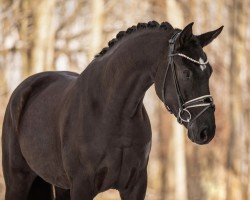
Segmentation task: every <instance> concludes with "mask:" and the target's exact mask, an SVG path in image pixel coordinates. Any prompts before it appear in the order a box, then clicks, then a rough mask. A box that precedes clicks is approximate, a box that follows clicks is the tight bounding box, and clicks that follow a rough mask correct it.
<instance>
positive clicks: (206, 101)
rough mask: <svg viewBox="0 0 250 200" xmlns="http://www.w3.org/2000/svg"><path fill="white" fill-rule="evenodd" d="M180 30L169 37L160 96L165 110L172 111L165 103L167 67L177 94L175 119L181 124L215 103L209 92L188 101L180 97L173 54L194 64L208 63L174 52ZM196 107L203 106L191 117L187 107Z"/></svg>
mask: <svg viewBox="0 0 250 200" xmlns="http://www.w3.org/2000/svg"><path fill="white" fill-rule="evenodd" d="M180 33H181V32H177V33H175V34H174V35H173V36H172V37H171V39H170V40H169V55H168V59H169V62H168V65H167V69H166V72H165V75H164V79H163V87H162V88H163V89H162V98H163V103H164V104H165V106H166V108H167V110H168V111H169V112H170V113H172V111H171V109H170V108H169V106H168V105H167V103H166V99H165V83H166V78H167V74H168V71H169V67H170V68H171V70H172V75H173V80H174V85H175V91H176V95H177V99H178V106H179V111H178V114H177V121H178V122H179V123H180V124H183V122H186V123H188V124H189V125H190V124H191V123H192V122H193V121H194V120H196V119H197V118H198V117H200V116H201V115H202V114H203V113H204V112H205V111H206V110H207V109H209V108H212V109H215V105H214V103H213V98H212V96H211V95H210V94H208V95H203V96H200V97H197V98H194V99H191V100H189V101H186V102H185V101H184V99H183V98H182V95H181V90H180V85H179V82H178V79H177V75H176V69H175V64H174V56H181V57H183V58H185V59H188V60H190V61H191V62H194V63H196V64H200V65H206V64H207V63H208V61H206V62H200V61H197V60H195V59H193V58H190V57H188V56H187V55H185V54H182V53H175V52H174V47H175V42H176V39H177V38H178V36H179V35H180ZM197 107H204V108H203V109H202V110H201V111H200V112H199V113H198V114H197V115H196V116H195V117H194V118H192V115H191V113H190V111H189V109H191V108H197ZM185 113H186V115H187V116H186V118H185V117H184V114H185Z"/></svg>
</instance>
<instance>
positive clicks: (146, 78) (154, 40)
mask: <svg viewBox="0 0 250 200" xmlns="http://www.w3.org/2000/svg"><path fill="white" fill-rule="evenodd" d="M150 31H151V33H149V32H150ZM134 34H135V35H133V34H131V35H129V36H127V37H128V38H124V41H121V43H120V44H117V47H115V48H114V50H113V52H112V49H111V50H110V52H107V55H104V56H103V57H101V58H97V59H96V60H95V61H94V62H93V63H92V65H94V66H93V67H94V68H96V70H92V71H93V72H92V73H95V75H94V74H93V75H94V76H99V77H98V78H95V83H93V84H94V85H93V89H94V87H99V88H100V89H98V90H97V91H98V92H99V94H96V95H99V97H100V99H99V100H100V103H104V104H105V105H104V107H105V109H106V110H108V112H113V113H117V114H119V115H120V114H124V115H126V116H128V117H132V116H134V115H135V114H136V113H137V111H139V109H140V108H141V107H142V100H143V97H144V95H145V92H146V91H147V90H148V88H149V87H150V86H151V85H152V84H153V83H154V78H155V75H156V71H157V67H158V65H159V64H160V63H161V62H162V60H163V59H164V54H166V49H167V47H166V45H165V44H166V43H167V36H166V35H167V33H166V32H164V31H159V30H158V31H157V32H153V31H152V30H148V32H146V31H145V32H142V33H141V34H136V33H134ZM129 37H130V38H129ZM124 48H126V49H124Z"/></svg>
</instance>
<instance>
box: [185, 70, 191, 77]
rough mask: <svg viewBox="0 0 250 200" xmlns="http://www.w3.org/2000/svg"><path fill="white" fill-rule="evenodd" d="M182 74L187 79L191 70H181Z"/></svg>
mask: <svg viewBox="0 0 250 200" xmlns="http://www.w3.org/2000/svg"><path fill="white" fill-rule="evenodd" d="M183 75H184V77H185V78H188V79H189V78H190V77H191V72H190V71H189V70H187V69H186V70H184V71H183Z"/></svg>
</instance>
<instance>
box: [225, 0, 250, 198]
mask: <svg viewBox="0 0 250 200" xmlns="http://www.w3.org/2000/svg"><path fill="white" fill-rule="evenodd" d="M232 3H233V4H232V5H231V15H232V19H231V23H232V27H231V33H232V37H231V38H232V40H231V41H232V44H231V45H232V46H231V66H230V84H231V85H230V89H231V91H230V93H231V102H230V117H231V118H230V121H231V123H230V124H231V129H230V131H231V132H230V139H229V145H228V156H227V167H228V181H227V199H228V200H233V199H239V200H245V199H250V197H249V196H248V187H249V183H248V177H249V163H248V154H249V152H248V150H249V149H248V148H249V144H248V142H247V139H248V138H249V136H248V135H249V134H248V132H249V128H250V127H249V125H248V124H249V121H247V120H249V106H248V104H249V102H248V101H246V100H247V98H246V96H248V100H249V94H248V92H249V91H247V87H248V86H247V84H248V82H247V75H248V74H247V73H246V72H248V73H249V70H247V68H248V67H249V66H247V62H246V51H245V46H244V44H245V39H246V25H247V23H246V22H247V21H246V20H247V11H246V1H245V0H233V1H232ZM236 8H237V9H236Z"/></svg>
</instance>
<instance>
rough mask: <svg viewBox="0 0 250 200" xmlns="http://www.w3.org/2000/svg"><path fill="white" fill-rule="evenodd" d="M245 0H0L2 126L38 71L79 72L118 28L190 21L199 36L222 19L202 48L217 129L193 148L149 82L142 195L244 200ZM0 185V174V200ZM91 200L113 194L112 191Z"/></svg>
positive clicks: (247, 120)
mask: <svg viewBox="0 0 250 200" xmlns="http://www.w3.org/2000/svg"><path fill="white" fill-rule="evenodd" d="M249 10H250V0H143V1H139V0H138V1H136V0H0V30H1V31H0V128H1V126H2V120H3V116H4V110H5V108H6V104H7V101H8V99H9V97H10V94H11V92H12V91H13V89H14V88H15V87H16V86H17V85H18V84H19V83H20V82H21V81H22V80H23V79H24V78H25V77H27V76H29V75H31V74H34V73H37V72H41V71H45V70H71V71H75V72H79V73H80V72H82V71H83V70H84V69H85V67H86V66H87V65H88V63H89V62H90V61H91V60H92V59H93V56H94V55H95V54H96V53H98V52H99V51H100V50H101V49H102V47H104V46H106V45H107V42H108V41H109V40H110V39H112V38H113V37H114V36H115V35H116V33H118V31H120V30H126V29H127V28H128V27H130V26H132V25H135V24H137V23H138V22H148V21H151V20H157V21H159V22H162V21H168V22H170V23H171V24H172V25H173V26H174V27H178V28H183V27H184V26H185V25H187V24H188V23H189V22H192V21H194V22H195V24H194V33H196V34H200V33H203V32H206V31H211V30H214V29H216V28H218V27H219V26H221V25H224V26H225V28H224V30H223V32H222V34H221V35H220V36H219V38H217V39H216V41H215V42H213V43H212V44H211V45H210V46H208V47H206V49H205V51H206V53H207V55H208V59H209V61H210V63H211V65H212V66H213V68H214V73H213V75H212V78H211V81H210V88H211V93H212V95H213V96H214V98H215V103H216V107H217V109H216V123H217V131H216V136H215V138H214V140H213V141H212V142H211V143H210V144H208V145H205V146H198V145H195V144H193V143H192V142H191V141H189V139H188V138H187V135H186V130H184V129H183V128H182V126H180V125H179V124H177V123H176V119H175V118H173V117H172V116H170V115H169V114H168V112H167V111H166V110H165V108H164V107H163V105H162V103H161V102H160V101H159V100H158V98H157V97H156V94H155V91H154V88H151V89H150V90H149V91H148V92H147V95H146V98H145V100H144V102H145V105H146V108H147V110H148V112H149V117H150V119H151V123H152V129H153V145H152V152H151V155H150V161H149V166H148V174H149V183H148V190H147V197H146V199H148V200H188V199H189V200H224V199H225V200H226V199H227V200H250V131H249V130H250V93H249V92H250V66H248V65H249V63H250V12H249ZM4 190H5V188H4V182H3V177H2V170H1V175H0V194H1V196H0V199H3V194H4ZM95 199H96V200H117V199H119V195H118V192H116V191H114V190H110V191H108V192H105V193H103V194H100V195H98V196H97V197H96V198H95Z"/></svg>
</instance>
